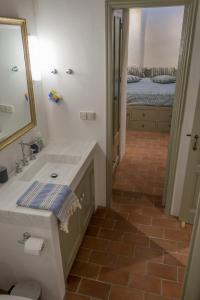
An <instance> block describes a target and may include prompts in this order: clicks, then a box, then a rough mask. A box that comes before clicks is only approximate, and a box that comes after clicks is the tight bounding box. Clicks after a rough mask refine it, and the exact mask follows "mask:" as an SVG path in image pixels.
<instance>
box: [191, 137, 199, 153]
mask: <svg viewBox="0 0 200 300" xmlns="http://www.w3.org/2000/svg"><path fill="white" fill-rule="evenodd" d="M198 139H199V136H198V134H196V135H195V136H194V145H193V148H192V149H193V150H194V151H196V150H197V144H198Z"/></svg>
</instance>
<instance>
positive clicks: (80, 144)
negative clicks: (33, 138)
mask: <svg viewBox="0 0 200 300" xmlns="http://www.w3.org/2000/svg"><path fill="white" fill-rule="evenodd" d="M96 145H97V143H96V142H95V141H78V140H77V141H76V140H73V141H72V140H70V141H52V142H50V143H49V144H48V145H47V146H46V147H45V148H44V149H43V150H42V151H41V152H40V153H39V154H38V155H37V159H36V160H34V161H31V162H30V164H29V166H27V167H24V169H23V172H22V173H20V174H11V175H10V176H9V180H8V182H6V183H4V184H0V219H1V222H6V220H7V217H6V215H7V216H8V214H9V216H10V214H12V217H13V224H14V223H15V221H16V220H15V219H16V218H15V216H16V217H17V216H18V217H19V214H21V217H22V216H24V217H25V218H27V217H28V218H29V223H31V219H32V217H35V216H37V217H38V218H37V221H38V222H39V219H40V220H41V221H42V219H44V218H43V217H47V218H50V217H51V215H52V213H51V212H49V211H45V210H39V209H31V208H25V207H18V206H17V205H16V201H17V200H18V198H19V197H20V196H21V195H22V194H23V193H24V192H25V191H26V190H27V188H28V187H29V186H30V185H31V184H32V183H33V181H35V180H39V181H42V182H53V183H58V184H66V185H68V186H70V187H71V188H72V189H73V190H74V189H75V188H76V186H77V185H78V183H79V181H80V179H81V177H82V175H83V174H84V172H85V170H86V168H87V167H88V166H89V164H90V162H91V161H92V159H94V154H95V148H96ZM45 155H46V156H48V155H51V156H53V155H61V156H62V155H63V156H64V155H71V156H73V157H78V161H77V162H76V163H75V164H69V165H65V166H63V169H62V164H60V166H59V171H62V173H63V174H62V176H60V177H58V178H56V179H52V178H50V176H49V177H48V180H47V177H45V176H44V175H43V174H40V175H39V173H37V174H36V176H32V178H31V179H30V180H26V177H27V176H26V173H27V172H29V171H30V170H31V169H33V168H34V165H35V164H36V163H40V161H42V159H43V157H44V156H45ZM55 168H56V164H55ZM65 170H68V172H66V173H65ZM43 173H44V172H43ZM64 174H66V175H64ZM42 176H43V177H42ZM42 178H44V181H43V180H42ZM41 218H42V219H41ZM17 219H18V218H17ZM24 221H26V220H22V219H21V223H24ZM33 221H34V223H35V220H33ZM42 223H43V222H42Z"/></svg>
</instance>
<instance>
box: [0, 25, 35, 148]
mask: <svg viewBox="0 0 200 300" xmlns="http://www.w3.org/2000/svg"><path fill="white" fill-rule="evenodd" d="M22 22H23V20H22ZM22 25H23V24H19V25H18V24H17V25H12V24H0V45H1V47H0V143H1V142H3V141H5V140H6V139H8V138H9V137H10V136H12V135H13V134H15V133H16V132H19V130H21V129H23V128H25V126H27V125H28V124H30V123H31V121H32V117H31V116H32V114H31V107H32V103H30V102H31V101H33V99H30V98H31V97H30V86H29V88H28V82H29V84H30V78H29V80H28V79H27V75H28V76H30V74H28V73H29V71H30V70H29V69H28V70H27V64H26V60H27V59H28V57H27V53H26V52H25V51H28V49H25V46H26V45H25V43H24V42H25V38H26V37H24V36H23V34H24V33H25V32H24V31H23V30H22V29H23V28H22ZM24 26H25V24H24Z"/></svg>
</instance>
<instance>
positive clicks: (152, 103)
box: [127, 77, 176, 132]
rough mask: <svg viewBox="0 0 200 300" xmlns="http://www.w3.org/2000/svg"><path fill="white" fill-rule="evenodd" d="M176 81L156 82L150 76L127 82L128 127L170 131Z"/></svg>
mask: <svg viewBox="0 0 200 300" xmlns="http://www.w3.org/2000/svg"><path fill="white" fill-rule="evenodd" d="M175 88H176V84H175V83H168V84H160V83H154V82H153V81H152V79H151V78H150V77H144V78H142V79H141V80H140V81H139V82H135V83H128V84H127V129H128V130H142V131H159V132H169V131H170V127H171V118H172V108H173V103H174V99H175Z"/></svg>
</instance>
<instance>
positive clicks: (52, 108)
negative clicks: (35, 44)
mask: <svg viewBox="0 0 200 300" xmlns="http://www.w3.org/2000/svg"><path fill="white" fill-rule="evenodd" d="M36 9H37V18H38V33H39V39H40V45H41V51H42V53H43V55H42V62H43V63H42V69H43V87H44V94H43V97H44V100H45V102H46V116H47V118H48V120H49V134H50V138H51V139H67V138H69V137H71V136H72V137H75V138H79V139H83V140H85V139H87V140H88V139H94V140H96V141H97V142H98V143H99V145H100V147H99V152H98V157H97V161H96V170H97V172H96V200H97V204H99V205H105V203H106V202H105V191H106V178H105V173H106V161H105V151H106V85H105V84H106V68H105V59H106V57H105V3H104V0H84V1H82V0H73V1H71V0H59V1H54V0H38V1H37V8H36ZM53 68H56V69H57V70H58V74H57V75H53V74H51V70H52V69H53ZM68 68H71V69H73V70H74V74H73V75H68V74H66V73H65V71H66V70H67V69H68ZM52 88H55V89H57V91H58V92H59V93H60V94H61V95H62V97H63V101H62V102H61V103H60V104H55V103H52V102H50V101H49V100H48V93H49V91H50V90H51V89H52ZM87 110H89V111H94V112H96V120H95V121H83V120H81V119H80V111H87Z"/></svg>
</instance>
